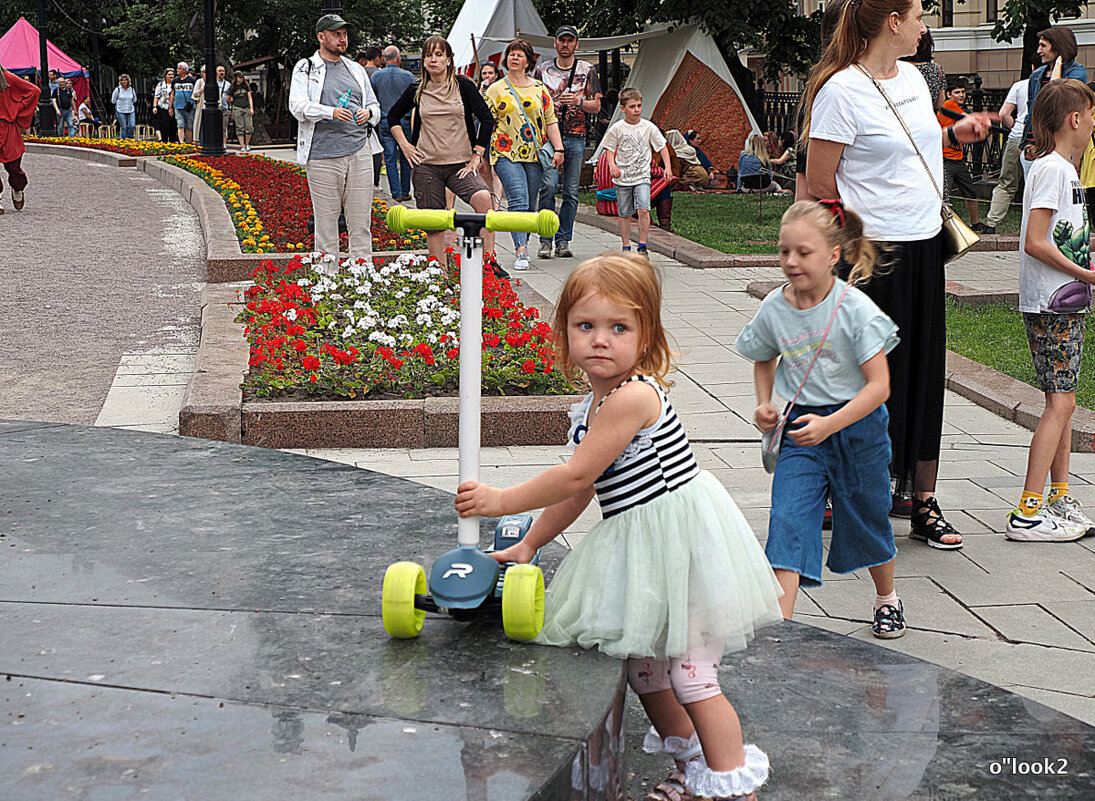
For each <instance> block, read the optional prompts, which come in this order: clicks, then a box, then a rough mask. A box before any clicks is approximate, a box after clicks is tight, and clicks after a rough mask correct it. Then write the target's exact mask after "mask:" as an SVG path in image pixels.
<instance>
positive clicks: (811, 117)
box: [804, 0, 995, 550]
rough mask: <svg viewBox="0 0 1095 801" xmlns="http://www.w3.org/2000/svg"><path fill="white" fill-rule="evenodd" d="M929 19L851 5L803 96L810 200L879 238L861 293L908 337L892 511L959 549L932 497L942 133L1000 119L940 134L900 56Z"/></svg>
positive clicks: (896, 354)
mask: <svg viewBox="0 0 1095 801" xmlns="http://www.w3.org/2000/svg"><path fill="white" fill-rule="evenodd" d="M923 14H924V9H923V6H922V5H921V0H848V2H847V3H845V5H844V9H843V11H842V12H841V16H840V21H839V22H838V24H837V28H836V31H835V33H834V34H833V38H832V40H831V41H830V43H829V45H828V47H827V48H826V49H825V52H824V54H823V55H822V58H821V61H820V62H819V63H818V65H817V66H816V67H815V68H814V70H813V72H812V73H811V74H810V83H809V85H808V87H807V91H806V95H805V98H804V104H805V108H806V112H807V113H806V124H805V126H804V136H806V137H808V138H809V153H808V156H807V163H806V180H807V182H808V183H809V188H810V192H811V194H813V195H814V196H815V197H818V198H840V199H841V200H843V202H844V203H845V204H846V205H847V206H848V207H849V208H851V209H853V210H855V211H856V212H857V213H858V214H859V215H860V216H861V217H862V218H863V221H864V227H865V230H866V233H867V235H868V236H870V237H871V238H872V239H875V240H879V241H880V243H881V244H882V245H883V250H884V252H885V254H886V257H885V258H886V259H887V260H888V262H889V264H890V268H889V270H888V272H885V274H883V275H877V274H876V276H875V277H874V278H872V279H871V281H870V282H869V283H868V284H867V285H865V287H864V290H865V291H866V292H867V294H868V295H870V296H871V298H872V299H873V300H874V301H875V302H876V303H877V304H878V305H879V306H880V307H881V308H882V310H883V311H884V312H886V314H888V315H889V316H890V318H891V319H893V321H894V322H896V323H897V325H898V327H899V333H900V336H901V344H900V345H898V346H897V348H895V349H894V350H893V351H892V352H891V353H890V354H889V362H890V399H889V401H888V402H887V408H888V410H889V414H890V439H891V440H892V445H893V462H892V463H891V468H890V469H891V473H892V475H893V477H894V479H895V481H896V484H895V493H894V508H893V510H892V513H894V514H898V515H900V516H910V517H911V518H912V525H911V530H910V532H909V536H910V537H912V538H914V539H918V540H922V541H924V542H926V543H927V544H928V545H930V546H932V547H934V548H940V549H944V550H955V549H958V548H961V547H962V535H961V534H959V533H958V532H957V531H956V530H955V529H954V527H953V526H951V525H950V524H949V523H948V522H947V521H946V520H945V519H944V517H943V513H942V512H941V511H940V509H939V504H938V503H937V502H936V500H935V484H936V473H937V470H938V466H939V443H940V438H941V436H942V428H943V388H944V364H945V361H946V331H945V328H944V303H943V299H944V281H945V279H944V272H943V258H944V254H943V240H942V236H941V234H940V227H941V226H940V212H941V206H942V201H941V199H940V196H939V194H938V193H937V191H936V189H935V187H933V185H932V179H933V178H934V181H935V184H936V185H938V186H939V187H942V186H943V142H944V140H947V141H949V142H950V143H951V144H959V143H966V142H976V141H979V140H981V139H983V138H984V137H985V136H987V135H988V130H989V125H990V123H991V121H992V120H993V118H994V117H995V115H990V114H969V115H967V116H966V117H964V118H963V119H962V120H960V121H958V122H956V123H955V124H954V125H952V126H950V127H948V128H946V129H943V130H942V131H941V130H940V127H939V123H938V121H937V120H936V116H935V113H934V112H933V110H932V97H931V93H930V91H929V90H928V86H927V84H926V83H925V81H924V77H923V76H922V75H921V74H920V72H919V71H918V70H917V69H916V67H914V66H913V65H912V64H909V63H907V62H904V61H899V59H900V58H901V57H903V56H909V55H912V54H913V53H915V52H916V48H917V44H918V42H919V40H920V36H921V35H922V34H923V33H924V31H925V30H927V29H926V28H925V26H924V23H923V21H922V17H923ZM875 81H877V83H878V85H877V86H876V84H875ZM880 87H881V90H884V91H885V93H886V94H887V95H888V96H889V98H890V100H891V101H892V103H893V105H894V106H895V107H896V109H897V112H898V113H900V115H901V117H902V119H903V120H904V122H905V125H907V126H908V129H909V131H910V132H911V134H912V136H913V138H914V139H915V141H916V148H914V147H913V144H912V142H910V140H909V135H908V134H906V133H905V129H904V128H903V127H902V124H901V121H900V120H898V118H897V115H896V114H895V113H894V110H893V109H891V108H890V105H889V104H888V103H887V101H886V99H885V98H884V97H883V95H882V91H880ZM917 148H918V149H919V151H920V153H921V154H923V157H924V160H926V162H927V166H928V168H929V169H930V171H931V177H929V176H928V174H927V172H928V171H927V170H926V169H925V165H924V163H923V162H922V161H921V159H920V156H918V155H917ZM910 491H911V496H912V497H911V498H910V497H908V495H907V493H909V492H910ZM834 525H837V526H839V523H838V522H837V521H834Z"/></svg>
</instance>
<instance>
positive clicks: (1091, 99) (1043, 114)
mask: <svg viewBox="0 0 1095 801" xmlns="http://www.w3.org/2000/svg"><path fill="white" fill-rule="evenodd" d="M1093 108H1095V92H1092V91H1091V87H1090V86H1088V85H1087V84H1086V83H1084V82H1083V81H1078V80H1076V79H1075V78H1054V79H1053V80H1051V81H1050V82H1049V83H1047V84H1046V85H1045V86H1043V87H1042V89H1041V90H1040V91H1039V92H1038V97H1036V98H1035V100H1034V107H1033V108H1032V109H1031V110H1030V127H1031V131H1032V132H1033V134H1034V158H1036V159H1040V158H1041V157H1042V156H1048V155H1049V154H1050V153H1052V152H1053V151H1054V150H1056V149H1057V142H1056V139H1055V138H1056V135H1057V132H1058V131H1059V130H1061V128H1062V127H1063V126H1064V125H1065V123H1066V122H1067V121H1068V117H1069V115H1070V114H1074V113H1075V114H1091V112H1092V109H1093Z"/></svg>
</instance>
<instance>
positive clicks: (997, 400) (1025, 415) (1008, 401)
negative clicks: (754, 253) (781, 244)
mask: <svg viewBox="0 0 1095 801" xmlns="http://www.w3.org/2000/svg"><path fill="white" fill-rule="evenodd" d="M781 285H782V282H781V281H754V282H753V283H751V284H749V286H748V287H746V292H748V293H749V294H750V295H752V296H753V297H755V298H758V299H762V300H763V299H764V298H765V297H766V296H767V295H768V293H769V292H771V291H772V290H773V289H775V288H776V287H778V286H781ZM955 289H960V290H963V291H964V292H965V293H966V294H965V295H964V296H959V295H954V294H953V290H955ZM947 294H948V295H952V296H954V297H956V298H957V299H958V300H959V302H961V303H969V304H970V305H972V306H982V305H985V304H986V303H1000V302H1008V301H1009V300H1010V302H1011V303H1012V304H1013V305H1016V306H1017V305H1018V298H1017V296H1016V293H1013V292H982V291H979V290H974V289H970V288H969V287H967V286H964V285H962V284H959V283H957V282H955V281H948V282H947ZM969 298H972V299H973V301H972V302H971V301H970V300H969ZM946 387H947V389H949V390H951V391H952V392H955V393H957V394H959V395H961V396H962V397H963V398H966V399H968V400H971V401H973V402H974V403H976V404H977V405H978V406H980V407H981V408H983V409H988V410H989V411H990V412H992V413H993V414H997V415H999V416H1000V417H1003V418H1004V419H1005V420H1010V421H1011V422H1013V423H1016V424H1018V425H1021V426H1022V427H1023V428H1025V429H1027V430H1028V431H1033V430H1034V429H1036V428H1037V427H1038V423H1039V421H1040V420H1041V419H1042V412H1043V411H1044V410H1045V406H1046V403H1045V395H1044V394H1043V393H1042V392H1041V391H1040V390H1038V389H1035V388H1034V387H1032V386H1030V384H1024V383H1023V382H1022V381H1019V380H1018V379H1015V378H1012V377H1011V376H1009V375H1006V374H1004V373H1001V372H1000V371H999V370H994V369H992V368H991V367H987V366H985V365H983V364H980V363H978V362H975V361H973V360H971V359H967V358H966V357H965V356H961V355H959V354H957V353H955V352H953V351H950V350H948V351H947V367H946ZM1072 450H1073V452H1074V453H1093V452H1095V411H1092V410H1090V409H1084V408H1083V407H1080V406H1077V407H1076V411H1075V412H1074V413H1073V415H1072Z"/></svg>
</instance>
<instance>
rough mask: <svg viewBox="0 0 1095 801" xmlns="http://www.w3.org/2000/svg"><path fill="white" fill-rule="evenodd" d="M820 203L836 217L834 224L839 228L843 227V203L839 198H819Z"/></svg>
mask: <svg viewBox="0 0 1095 801" xmlns="http://www.w3.org/2000/svg"><path fill="white" fill-rule="evenodd" d="M818 203H820V204H821V205H822V206H823V207H824V208H825V209H826V210H827V211H828V212H829V213H830V214H832V215H833V216H834V217H836V224H837V225H838V226H840V227H841V228H843V227H844V222H845V220H844V203H843V201H840V200H819V201H818Z"/></svg>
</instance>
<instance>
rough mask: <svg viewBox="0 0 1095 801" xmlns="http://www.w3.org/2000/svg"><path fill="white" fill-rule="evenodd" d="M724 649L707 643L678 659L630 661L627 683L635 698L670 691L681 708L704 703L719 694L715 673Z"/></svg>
mask: <svg viewBox="0 0 1095 801" xmlns="http://www.w3.org/2000/svg"><path fill="white" fill-rule="evenodd" d="M723 647H724V643H722V642H709V643H704V644H703V645H701V646H698V647H696V648H693V649H692V650H691V651H689V653H687V654H685V655H684V656H681V657H673V658H670V659H655V658H653V657H647V656H641V657H634V656H633V657H630V658H629V659H628V660H627V683H628V684H630V685H631V689H633V690H634V691H635V692H636V694H638V695H646V694H648V693H657V692H662V691H663V690H668V689H670V688H672V689H673V694H674V695H675V696H676V697H677V700H678V701H679V702H680V703H681V704H694V703H696V702H697V701H706V700H707V699H708V698H714V697H715V696H716V695H719V694H721V693H722V690H721V689H720V688H719V677H718V670H719V662H720V660H721V659H722V651H723Z"/></svg>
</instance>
